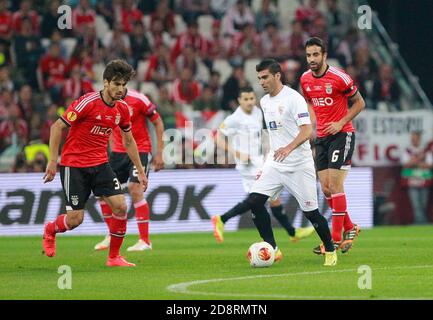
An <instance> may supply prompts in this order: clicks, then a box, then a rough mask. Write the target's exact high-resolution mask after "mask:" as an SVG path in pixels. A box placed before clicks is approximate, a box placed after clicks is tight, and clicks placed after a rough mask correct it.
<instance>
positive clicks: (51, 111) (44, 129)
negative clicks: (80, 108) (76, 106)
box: [40, 99, 73, 144]
mask: <svg viewBox="0 0 433 320" xmlns="http://www.w3.org/2000/svg"><path fill="white" fill-rule="evenodd" d="M70 100H73V99H70ZM65 105H66V106H68V105H69V104H68V103H66V104H65ZM57 108H58V107H57V105H56V104H54V103H52V104H50V105H49V106H48V108H47V113H46V118H45V121H44V123H43V124H42V126H41V136H40V137H41V140H42V142H43V143H46V144H48V142H49V141H50V127H51V125H52V124H53V123H54V122H56V121H57V119H58V118H59V115H58V114H57ZM64 131H65V132H64V133H62V134H63V136H62V141H65V138H66V130H64Z"/></svg>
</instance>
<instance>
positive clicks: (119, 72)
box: [102, 59, 135, 82]
mask: <svg viewBox="0 0 433 320" xmlns="http://www.w3.org/2000/svg"><path fill="white" fill-rule="evenodd" d="M134 75H135V71H134V69H133V68H132V67H131V65H129V63H127V62H126V61H124V60H121V59H116V60H111V61H110V62H109V63H108V64H107V66H106V67H105V70H104V73H103V75H102V78H103V79H104V80H107V81H108V82H110V81H113V80H124V81H126V82H128V81H129V80H131V78H132V77H133V76H134Z"/></svg>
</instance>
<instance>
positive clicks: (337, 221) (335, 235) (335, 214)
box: [331, 193, 347, 242]
mask: <svg viewBox="0 0 433 320" xmlns="http://www.w3.org/2000/svg"><path fill="white" fill-rule="evenodd" d="M331 197H332V206H333V208H332V239H333V240H334V241H335V242H340V241H341V232H342V231H343V223H344V216H345V215H346V210H347V205H346V195H345V194H344V193H337V194H333V195H332V196H331Z"/></svg>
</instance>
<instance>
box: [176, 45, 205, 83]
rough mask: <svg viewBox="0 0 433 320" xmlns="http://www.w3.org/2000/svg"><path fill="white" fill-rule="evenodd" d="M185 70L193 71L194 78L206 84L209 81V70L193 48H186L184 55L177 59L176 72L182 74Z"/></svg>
mask: <svg viewBox="0 0 433 320" xmlns="http://www.w3.org/2000/svg"><path fill="white" fill-rule="evenodd" d="M183 68H188V69H191V70H192V72H193V78H194V79H196V80H198V81H200V82H201V83H205V82H207V81H208V80H209V70H208V69H207V68H206V66H205V65H204V63H203V61H202V60H201V59H200V57H199V56H198V55H197V53H196V52H195V50H194V48H193V47H190V46H186V47H185V48H184V49H183V52H182V54H181V55H180V56H179V57H178V58H177V59H176V70H177V73H180V70H182V69H183Z"/></svg>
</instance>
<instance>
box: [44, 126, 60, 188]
mask: <svg viewBox="0 0 433 320" xmlns="http://www.w3.org/2000/svg"><path fill="white" fill-rule="evenodd" d="M65 128H66V124H65V123H64V122H63V121H62V120H60V119H58V120H57V121H56V122H54V123H53V124H52V125H51V128H50V142H49V148H50V161H49V162H48V165H47V169H46V170H45V175H44V177H43V179H44V183H47V182H50V181H53V179H54V177H55V176H56V171H57V159H58V157H59V147H60V140H61V139H62V131H63V129H65Z"/></svg>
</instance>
